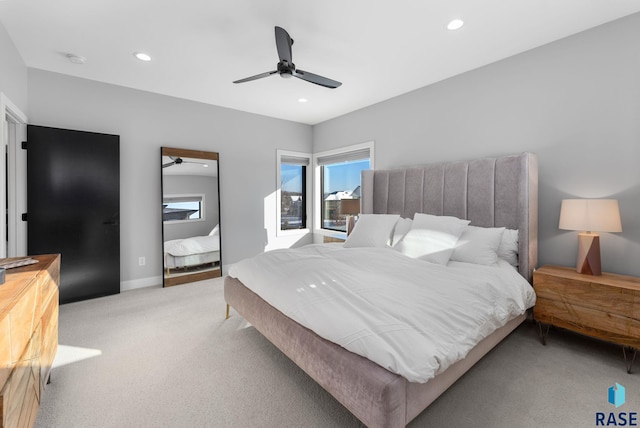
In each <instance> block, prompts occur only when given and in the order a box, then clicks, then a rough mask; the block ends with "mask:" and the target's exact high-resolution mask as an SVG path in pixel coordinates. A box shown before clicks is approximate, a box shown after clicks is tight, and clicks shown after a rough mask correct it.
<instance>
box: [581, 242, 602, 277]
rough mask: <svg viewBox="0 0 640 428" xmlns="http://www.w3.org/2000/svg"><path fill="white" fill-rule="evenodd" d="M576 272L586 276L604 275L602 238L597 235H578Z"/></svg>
mask: <svg viewBox="0 0 640 428" xmlns="http://www.w3.org/2000/svg"><path fill="white" fill-rule="evenodd" d="M576 271H577V272H578V273H582V274H585V275H602V269H601V267H600V236H599V235H598V234H597V233H578V261H577V263H576Z"/></svg>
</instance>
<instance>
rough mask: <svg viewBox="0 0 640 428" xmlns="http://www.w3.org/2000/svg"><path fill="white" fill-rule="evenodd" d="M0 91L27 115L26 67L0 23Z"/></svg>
mask: <svg viewBox="0 0 640 428" xmlns="http://www.w3.org/2000/svg"><path fill="white" fill-rule="evenodd" d="M0 92H3V93H4V94H5V95H6V96H7V97H8V98H9V99H10V100H11V102H12V103H13V104H14V105H15V106H16V107H18V108H19V109H20V110H22V113H24V114H27V115H28V111H27V67H26V66H25V65H24V62H23V61H22V58H21V57H20V54H19V53H18V50H17V49H16V47H15V46H14V44H13V41H12V40H11V38H10V37H9V34H7V30H5V28H4V26H3V25H2V24H0Z"/></svg>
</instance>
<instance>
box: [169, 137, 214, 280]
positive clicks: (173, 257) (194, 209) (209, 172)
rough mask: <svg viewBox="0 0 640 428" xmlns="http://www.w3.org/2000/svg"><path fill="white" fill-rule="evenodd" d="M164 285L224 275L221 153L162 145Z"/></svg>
mask: <svg viewBox="0 0 640 428" xmlns="http://www.w3.org/2000/svg"><path fill="white" fill-rule="evenodd" d="M161 158H162V159H161V170H162V241H163V251H162V255H163V266H164V269H163V270H164V274H163V286H164V287H168V286H171V285H177V284H184V283H187V282H192V281H201V280H203V279H208V278H215V277H218V276H221V273H222V272H221V269H220V268H221V266H222V257H221V248H220V242H221V241H220V199H219V189H220V187H219V182H218V179H219V177H218V153H215V152H204V151H199V150H186V149H174V148H170V147H162V149H161Z"/></svg>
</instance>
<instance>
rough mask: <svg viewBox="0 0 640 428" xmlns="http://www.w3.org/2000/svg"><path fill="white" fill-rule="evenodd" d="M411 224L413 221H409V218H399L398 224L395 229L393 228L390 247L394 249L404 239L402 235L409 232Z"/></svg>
mask: <svg viewBox="0 0 640 428" xmlns="http://www.w3.org/2000/svg"><path fill="white" fill-rule="evenodd" d="M412 223H413V220H411V219H410V218H402V217H400V218H399V219H398V222H397V223H396V227H394V228H393V239H392V240H391V246H392V247H395V246H396V245H398V242H400V241H401V240H402V238H404V235H406V234H407V232H408V231H409V230H411V224H412Z"/></svg>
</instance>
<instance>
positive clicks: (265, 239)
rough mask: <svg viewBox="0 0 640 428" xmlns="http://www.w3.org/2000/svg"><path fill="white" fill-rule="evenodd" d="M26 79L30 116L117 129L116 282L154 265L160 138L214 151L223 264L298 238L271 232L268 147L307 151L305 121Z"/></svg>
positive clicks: (79, 83)
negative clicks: (118, 266) (118, 253)
mask: <svg viewBox="0 0 640 428" xmlns="http://www.w3.org/2000/svg"><path fill="white" fill-rule="evenodd" d="M28 82H29V88H28V94H29V96H28V103H29V120H30V123H32V124H36V125H43V126H52V127H59V128H69V129H77V130H82V131H92V132H104V133H110V134H118V135H120V186H121V187H120V218H121V226H120V228H121V229H120V238H121V241H120V242H121V244H120V245H121V280H122V281H123V282H126V283H127V284H126V287H125V288H133V287H135V286H136V284H135V281H139V284H144V285H148V281H147V280H148V278H154V277H158V278H160V275H161V273H162V259H161V256H162V254H161V251H162V250H161V245H162V244H161V237H160V236H161V227H162V225H161V215H160V209H161V194H160V174H161V171H160V169H161V168H160V163H161V161H160V147H161V146H168V147H177V148H185V149H194V150H208V151H215V152H218V153H219V154H220V201H221V202H220V205H221V216H220V225H221V236H222V257H223V265H224V266H227V265H229V264H230V263H233V262H236V261H238V260H241V259H243V258H245V257H249V256H252V255H255V254H257V253H259V252H262V251H263V250H264V248H265V246H266V245H267V244H268V245H269V246H270V247H277V246H290V245H291V244H293V243H295V242H296V241H298V239H299V238H291V239H279V238H276V234H275V230H276V224H275V212H276V211H275V210H276V205H275V197H272V195H273V194H274V192H275V189H276V149H288V150H296V151H305V152H308V151H310V150H311V145H312V142H311V132H312V131H311V127H310V126H308V125H303V124H298V123H294V122H288V121H284V120H279V119H272V118H268V117H265V116H259V115H255V114H250V113H245V112H240V111H237V110H231V109H226V108H221V107H216V106H211V105H206V104H201V103H197V102H193V101H186V100H182V99H178V98H172V97H168V96H164V95H158V94H152V93H149V92H144V91H139V90H133V89H129V88H124V87H121V86H115V85H109V84H104V83H99V82H95V81H90V80H85V79H79V78H75V77H70V76H64V75H61V74H56V73H51V72H47V71H42V70H36V69H29V71H28ZM270 216H273V219H274V220H273V221H272V220H271V219H270ZM304 240H306V241H310V240H311V237H310V236H309V237H306V238H304ZM141 256H145V257H146V260H147V263H146V266H143V267H140V266H138V257H141ZM132 282H133V283H134V284H132Z"/></svg>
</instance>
